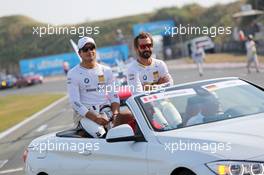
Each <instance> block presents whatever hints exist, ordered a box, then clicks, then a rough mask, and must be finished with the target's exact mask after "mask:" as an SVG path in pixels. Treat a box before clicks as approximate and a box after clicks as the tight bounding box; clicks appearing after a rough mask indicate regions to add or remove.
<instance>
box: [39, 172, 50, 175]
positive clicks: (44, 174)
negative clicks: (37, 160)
mask: <svg viewBox="0 0 264 175" xmlns="http://www.w3.org/2000/svg"><path fill="white" fill-rule="evenodd" d="M38 175H48V174H47V173H43V172H41V173H38Z"/></svg>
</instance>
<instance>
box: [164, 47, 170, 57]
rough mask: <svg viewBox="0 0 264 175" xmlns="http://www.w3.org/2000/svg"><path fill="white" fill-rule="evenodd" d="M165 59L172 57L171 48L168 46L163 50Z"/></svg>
mask: <svg viewBox="0 0 264 175" xmlns="http://www.w3.org/2000/svg"><path fill="white" fill-rule="evenodd" d="M165 54H166V59H172V50H171V48H170V47H167V48H166V50H165Z"/></svg>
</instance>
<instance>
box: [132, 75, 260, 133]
mask: <svg viewBox="0 0 264 175" xmlns="http://www.w3.org/2000/svg"><path fill="white" fill-rule="evenodd" d="M137 100H138V101H139V103H140V105H141V106H142V109H143V111H144V113H145V115H146V119H147V122H148V123H150V124H151V126H152V128H153V129H154V130H155V131H167V130H172V129H177V128H183V127H189V126H193V125H200V124H205V123H209V122H216V121H221V120H227V119H231V118H236V117H242V116H248V115H252V114H257V113H263V112H264V92H263V90H261V89H260V88H257V87H255V86H253V85H251V84H249V83H247V82H245V81H242V80H239V79H231V80H221V81H219V80H218V81H208V82H207V83H206V82H202V83H194V84H188V85H184V86H182V87H175V88H170V89H168V90H166V91H164V92H156V93H151V94H149V95H143V96H139V97H137Z"/></svg>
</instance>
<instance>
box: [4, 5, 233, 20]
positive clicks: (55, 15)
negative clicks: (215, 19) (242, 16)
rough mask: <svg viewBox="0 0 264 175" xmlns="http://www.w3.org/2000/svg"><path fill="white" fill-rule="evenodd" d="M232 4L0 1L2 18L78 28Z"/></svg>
mask: <svg viewBox="0 0 264 175" xmlns="http://www.w3.org/2000/svg"><path fill="white" fill-rule="evenodd" d="M233 1H236V0H221V1H219V0H0V17H2V16H9V15H25V16H28V17H31V18H33V19H35V20H37V21H39V22H44V23H49V24H55V25H61V24H77V23H81V22H85V21H94V20H102V19H110V18H115V17H121V16H127V15H134V14H140V13H145V12H151V11H154V10H156V9H159V8H162V7H171V6H178V7H182V6H183V5H186V4H190V3H194V2H196V3H199V4H200V5H202V6H205V7H209V6H212V5H214V4H216V3H230V2H233Z"/></svg>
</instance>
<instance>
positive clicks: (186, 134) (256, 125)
mask: <svg viewBox="0 0 264 175" xmlns="http://www.w3.org/2000/svg"><path fill="white" fill-rule="evenodd" d="M263 127H264V114H263V113H262V114H257V115H251V116H247V117H241V118H234V119H230V120H225V121H219V122H213V123H207V124H203V125H197V126H191V127H187V128H182V129H175V130H171V131H166V132H156V135H157V139H158V140H159V142H160V143H162V144H168V143H169V142H171V143H175V142H176V143H177V144H178V143H179V141H180V140H181V141H182V142H189V143H191V142H194V143H196V142H199V143H204V142H207V143H208V142H210V143H216V142H217V143H219V142H221V143H225V144H227V143H230V147H231V150H225V151H217V155H219V156H220V157H222V158H223V159H233V160H234V159H236V160H245V159H254V158H256V159H257V160H259V159H261V160H262V161H264V156H263V155H264V146H263V145H264V129H263Z"/></svg>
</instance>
